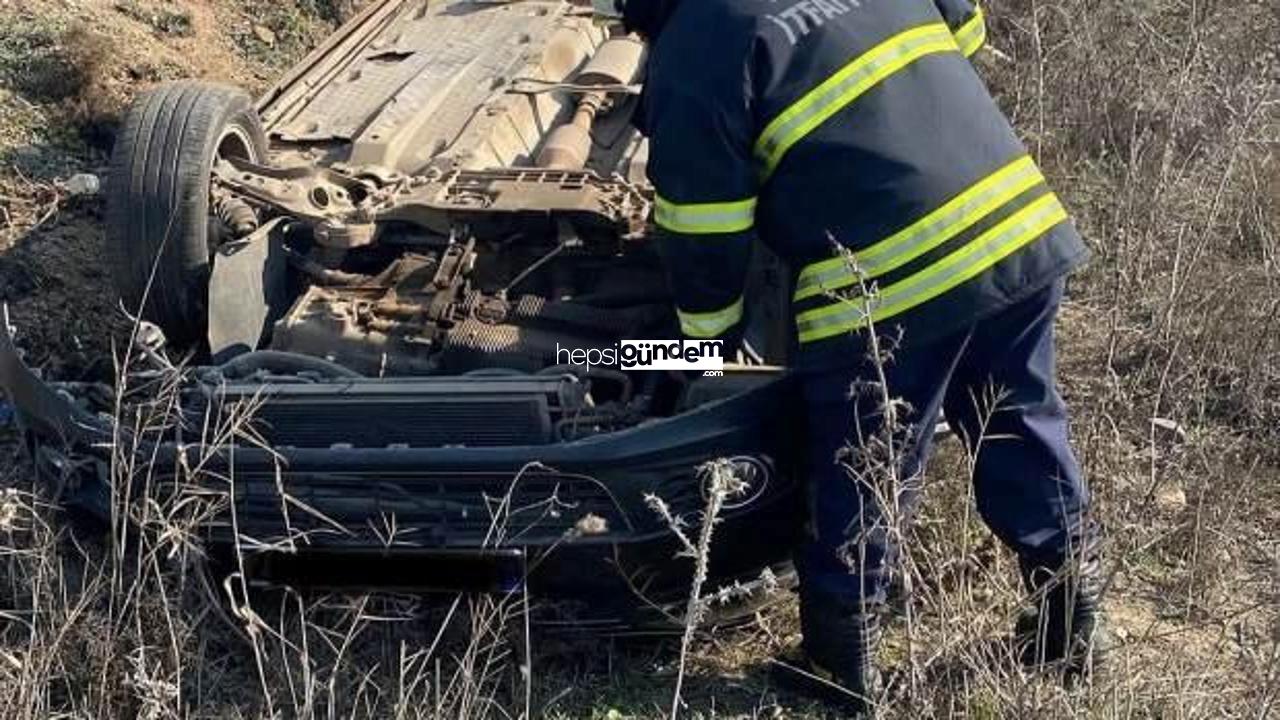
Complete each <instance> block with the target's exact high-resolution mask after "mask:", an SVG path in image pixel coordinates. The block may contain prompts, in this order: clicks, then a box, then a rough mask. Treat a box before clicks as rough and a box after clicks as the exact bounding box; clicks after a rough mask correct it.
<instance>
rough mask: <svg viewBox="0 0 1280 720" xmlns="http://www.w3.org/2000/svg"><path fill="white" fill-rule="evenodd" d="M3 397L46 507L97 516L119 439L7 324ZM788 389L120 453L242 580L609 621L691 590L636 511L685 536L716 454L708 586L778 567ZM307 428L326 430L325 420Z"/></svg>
mask: <svg viewBox="0 0 1280 720" xmlns="http://www.w3.org/2000/svg"><path fill="white" fill-rule="evenodd" d="M0 388H3V389H4V391H5V393H6V395H7V396H8V397H9V398H10V399H11V401H12V402H13V404H14V405H15V408H16V410H17V413H18V417H19V419H20V422H21V423H22V424H23V426H24V428H25V429H26V430H27V431H28V432H27V435H28V437H29V438H30V439H31V441H32V443H31V444H32V447H33V450H34V454H35V458H36V462H37V466H38V470H39V472H40V474H41V475H42V476H43V477H46V478H49V479H51V480H53V481H54V484H53V488H54V493H55V494H57V496H58V497H57V498H56V499H57V500H60V501H61V502H63V503H65V504H67V505H70V506H72V507H74V508H76V509H77V510H79V511H82V512H86V513H88V514H90V515H92V516H96V517H99V518H103V519H106V518H109V517H110V516H111V514H112V500H111V498H112V496H113V493H112V486H111V482H112V481H111V478H112V477H113V476H115V477H119V476H121V472H120V470H119V467H118V465H119V463H118V462H117V463H115V465H116V467H115V468H114V469H113V463H112V448H113V447H114V448H118V447H119V446H120V445H121V444H127V443H122V442H121V441H120V438H119V437H117V435H118V431H114V432H113V427H112V424H111V423H110V422H109V421H108V420H107V419H104V418H102V417H99V416H95V415H93V414H92V413H89V412H88V411H87V410H84V409H82V408H80V407H78V406H77V405H76V403H75V402H74V401H73V399H72V398H70V397H68V396H66V395H65V394H63V393H60V392H59V390H58V389H57V388H56V387H55V386H54V385H51V384H49V383H45V382H43V381H42V380H40V379H39V378H38V377H37V376H36V375H35V374H34V373H32V372H31V371H30V370H29V369H28V368H26V367H25V365H23V363H22V362H21V360H20V359H19V357H18V354H17V352H16V350H15V349H14V347H13V344H12V342H11V340H10V338H9V337H8V333H0ZM795 394H796V393H795V392H794V388H793V386H792V380H791V378H790V377H789V376H787V375H784V374H778V375H777V376H776V377H773V378H772V379H769V380H768V381H766V382H761V383H759V384H756V385H755V386H754V387H752V388H751V389H749V390H747V391H745V392H741V393H738V394H734V395H732V396H729V397H727V398H725V399H721V400H716V401H712V402H708V403H706V404H704V405H701V406H700V407H697V408H695V409H693V410H690V411H687V412H684V413H682V414H679V415H676V416H673V417H670V418H665V419H658V420H652V421H649V422H647V423H644V424H642V425H640V426H638V427H634V428H631V429H628V430H623V431H619V432H613V433H609V434H605V435H599V436H596V437H591V438H588V439H583V440H578V441H574V442H561V443H550V444H541V445H493V446H482V447H426V448H424V447H403V446H392V447H354V446H351V445H350V444H346V443H343V442H341V438H333V442H332V443H328V445H327V446H325V447H316V446H315V445H317V444H318V443H316V442H314V441H312V442H309V443H308V444H310V445H312V446H311V447H297V446H255V445H254V444H253V443H246V442H238V443H236V444H234V445H228V446H227V447H224V448H216V449H211V448H209V447H207V446H205V445H202V444H201V443H199V442H195V443H192V442H187V443H179V442H169V441H165V442H159V443H154V444H151V445H148V446H146V447H135V448H133V449H132V452H134V453H145V455H146V457H148V458H149V459H150V460H149V466H148V467H149V480H148V482H149V483H150V485H151V486H152V487H164V486H166V480H168V479H172V478H178V477H179V476H180V475H181V473H182V472H183V471H184V469H189V468H192V467H196V466H199V467H200V468H202V470H201V473H200V476H199V477H200V478H201V479H200V481H199V485H200V486H201V487H200V490H201V492H204V493H207V494H209V495H211V496H216V497H219V498H220V501H221V503H222V506H223V511H222V512H220V513H219V514H218V515H217V516H216V519H215V520H214V521H212V522H210V523H208V525H207V535H206V538H205V546H206V548H207V549H208V551H209V552H210V554H211V555H212V556H213V557H214V558H215V559H218V558H219V557H222V558H229V557H232V556H233V555H234V554H235V553H236V552H239V553H240V555H241V556H242V557H243V558H244V560H245V567H246V568H247V570H248V572H249V574H250V575H251V576H252V577H253V578H254V579H256V580H259V581H263V582H271V583H286V584H291V585H299V586H308V587H318V588H343V589H386V590H397V591H410V592H430V591H459V590H483V591H499V592H501V591H509V590H512V589H515V588H516V587H519V586H521V585H524V584H526V583H527V585H528V587H529V588H530V589H531V590H532V591H533V592H535V593H536V594H539V595H541V596H544V597H553V598H568V599H576V600H580V601H583V602H585V603H586V604H587V605H589V606H590V607H591V609H592V615H593V616H595V617H609V618H618V619H619V622H625V620H623V619H624V618H627V617H631V616H633V615H634V613H635V611H636V609H637V608H640V607H651V606H653V605H658V606H661V605H663V604H667V603H676V602H678V601H679V600H680V599H681V598H682V597H683V596H684V594H685V593H687V590H688V583H689V580H690V579H691V575H692V562H691V561H690V560H688V559H686V558H677V555H678V554H679V553H680V550H681V549H682V547H681V544H680V541H679V539H678V538H677V537H676V535H675V534H674V532H673V531H672V529H671V528H670V527H669V526H668V525H667V523H666V521H665V520H663V519H662V518H661V517H660V516H659V515H658V513H656V512H655V510H654V509H653V507H652V503H653V498H658V499H661V501H662V502H664V503H665V504H666V505H667V506H668V507H669V508H670V509H671V512H672V513H674V514H675V515H677V516H679V517H681V518H682V519H683V520H685V521H687V522H689V523H690V524H691V525H696V524H697V523H698V522H699V521H700V518H701V511H702V508H703V507H704V505H705V498H704V495H703V478H702V476H701V475H700V472H699V468H700V467H701V466H702V465H704V464H705V463H707V462H709V461H712V460H716V459H729V460H730V462H732V463H734V464H735V466H736V467H737V468H739V469H740V470H741V471H742V474H743V475H744V477H747V478H748V480H749V485H750V487H749V490H748V491H747V492H746V493H745V494H744V495H743V496H741V497H736V498H732V499H731V500H730V501H729V502H728V503H727V504H726V507H725V509H724V511H723V512H722V514H721V516H720V525H718V527H717V530H716V535H715V542H714V543H713V546H712V553H711V564H710V568H711V577H710V579H709V586H708V587H709V588H712V589H714V588H715V587H717V586H722V585H728V584H733V583H740V582H750V581H752V580H754V579H755V578H757V577H759V576H760V574H761V571H762V570H764V569H765V568H771V569H775V570H779V569H781V568H784V567H785V566H786V563H787V562H788V560H789V556H790V552H791V548H792V547H793V546H794V543H795V540H796V538H797V536H798V533H799V528H800V518H801V516H802V514H801V504H800V500H799V496H800V493H799V489H798V485H797V482H796V478H797V473H796V470H795V468H796V463H797V458H796V457H795V456H794V454H793V452H792V448H793V447H795V443H794V442H793V433H794V432H795V428H794V427H793V424H792V423H789V422H788V419H789V418H792V417H795V414H794V413H791V412H789V411H788V403H789V402H790V401H791V398H793V397H794V396H795ZM328 411H334V408H329V409H328V410H326V412H328ZM342 412H343V413H344V418H343V420H342V422H337V421H336V418H335V423H334V426H335V427H341V426H346V427H349V426H350V425H351V423H352V421H353V419H354V420H355V421H356V422H357V423H359V422H361V413H362V412H367V413H369V417H368V419H367V421H368V422H370V423H375V422H377V421H378V418H379V417H380V415H379V414H378V413H379V412H380V411H379V410H378V408H377V406H370V405H367V404H364V403H363V402H356V403H354V404H351V405H346V406H344V407H343V408H342ZM310 424H311V426H313V427H324V426H325V425H326V423H325V422H324V417H323V416H317V417H312V418H310ZM113 438H115V440H114V441H113ZM320 444H323V443H320ZM117 455H118V452H117ZM171 484H173V485H176V483H171ZM125 494H126V493H116V494H115V495H116V496H117V497H120V496H123V495H125ZM691 534H692V533H691Z"/></svg>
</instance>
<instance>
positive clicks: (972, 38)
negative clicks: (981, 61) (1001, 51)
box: [956, 7, 987, 57]
mask: <svg viewBox="0 0 1280 720" xmlns="http://www.w3.org/2000/svg"><path fill="white" fill-rule="evenodd" d="M986 41H987V19H986V18H985V17H984V16H983V15H982V8H981V7H975V8H974V12H973V17H971V18H969V19H968V20H966V21H965V23H964V24H963V25H961V26H960V27H959V28H957V29H956V44H957V45H959V46H960V52H962V53H964V56H965V57H972V56H973V54H974V53H976V52H978V50H979V49H980V48H981V47H982V45H983V43H985V42H986Z"/></svg>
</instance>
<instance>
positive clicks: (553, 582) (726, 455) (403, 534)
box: [0, 0, 800, 626]
mask: <svg viewBox="0 0 1280 720" xmlns="http://www.w3.org/2000/svg"><path fill="white" fill-rule="evenodd" d="M644 52H645V48H644V45H643V43H641V42H640V41H639V40H638V39H637V38H634V37H631V36H627V35H625V34H623V33H622V32H621V31H620V29H619V28H616V27H612V28H611V27H607V26H603V25H600V24H597V23H596V22H595V21H594V20H593V19H592V18H591V15H590V12H589V9H588V8H583V7H581V6H579V5H577V4H573V3H570V2H567V1H563V0H526V1H523V2H511V3H492V2H478V1H470V0H454V1H451V2H426V1H425V0H416V1H410V0H378V1H375V2H373V3H371V4H369V5H368V6H367V7H366V8H365V9H364V10H363V11H362V12H361V13H359V14H358V15H357V16H356V17H354V18H353V19H352V20H351V21H349V22H348V23H347V24H346V25H345V26H344V27H343V28H342V29H341V30H339V31H338V32H337V33H336V34H335V35H334V36H332V37H331V38H330V39H329V40H328V41H326V42H325V43H324V44H323V45H321V46H320V47H319V48H317V49H316V50H315V51H314V52H313V53H312V54H311V55H310V56H309V57H307V58H306V59H305V60H304V61H302V62H301V63H299V64H298V65H297V67H295V68H294V69H293V70H292V71H290V72H289V73H287V74H286V75H285V77H283V78H282V79H281V80H280V81H279V82H278V83H277V84H276V85H275V86H273V87H272V88H271V89H270V90H269V91H268V92H267V93H266V94H265V95H264V96H263V97H262V98H260V99H259V100H258V101H256V102H253V101H251V100H250V99H249V98H247V96H245V95H244V94H243V93H241V92H239V91H237V90H234V89H229V88H224V87H220V86H210V85H206V84H202V83H178V84H174V85H169V86H163V87H161V88H158V89H156V90H154V91H152V92H150V93H149V94H148V95H146V96H145V97H143V98H140V99H139V100H138V102H137V103H136V104H135V106H134V108H133V109H132V110H131V112H130V114H129V117H128V118H127V119H126V121H125V123H124V126H123V128H122V130H121V135H120V139H119V140H118V142H117V147H116V150H115V154H114V157H113V164H112V174H111V176H110V178H109V182H108V187H107V194H108V212H107V244H108V258H107V260H108V264H109V266H110V267H111V270H112V273H113V276H114V277H115V280H116V284H117V287H118V289H119V292H120V295H121V298H122V300H123V303H124V306H125V308H127V309H130V310H137V311H140V312H139V315H140V324H139V325H138V330H137V332H136V333H135V335H136V338H135V340H136V342H135V343H134V344H135V345H136V346H137V347H138V348H140V356H139V357H141V358H142V360H141V361H140V362H139V363H138V364H136V365H134V366H131V369H130V371H129V372H130V373H132V374H128V373H126V375H125V376H124V377H122V378H121V385H126V384H127V385H130V386H131V387H134V388H136V387H138V386H142V387H147V386H148V383H151V384H152V385H154V384H155V383H156V382H157V380H156V378H158V377H160V376H161V375H162V374H163V373H165V372H177V373H178V375H179V376H180V380H179V381H176V382H174V383H172V384H171V385H172V388H173V390H172V392H173V393H174V395H175V397H176V401H175V407H177V408H178V410H177V411H176V417H177V420H176V421H175V422H174V423H172V424H171V425H170V426H166V427H165V428H164V430H163V431H158V432H153V433H150V434H146V433H142V434H139V435H138V436H137V437H135V438H134V439H135V442H134V444H133V452H134V453H141V454H144V455H146V456H147V457H148V458H149V462H150V463H151V465H150V466H149V467H151V468H153V470H151V471H150V472H151V473H152V474H156V475H158V476H160V477H176V475H177V474H178V473H179V472H180V469H182V468H189V467H191V466H192V465H193V464H195V465H199V466H200V467H201V469H202V472H203V473H205V474H206V475H207V476H208V477H216V478H218V481H217V483H215V484H217V485H218V487H219V488H220V489H221V490H220V491H221V492H223V493H224V495H223V498H224V500H223V507H222V511H221V512H220V513H219V514H218V515H217V517H216V518H214V519H213V520H211V522H210V523H208V535H207V538H206V544H207V548H208V551H209V554H210V556H211V557H230V556H232V555H236V554H239V555H240V556H241V557H244V558H247V560H246V563H245V567H246V572H248V573H249V574H251V575H252V576H253V577H254V578H255V579H257V580H259V581H261V582H263V583H288V584H296V585H305V586H318V587H326V588H328V587H343V588H351V587H355V588H387V589H395V590H412V591H427V590H494V589H503V588H508V587H511V586H512V585H513V584H521V583H526V582H527V583H528V585H529V586H530V587H531V588H533V589H534V590H535V591H536V592H540V593H544V594H546V595H548V596H555V597H566V598H574V599H578V600H582V601H583V602H585V603H586V604H587V605H589V606H591V607H592V608H594V609H596V610H597V611H598V612H596V613H594V614H593V616H594V617H596V618H597V619H598V620H599V621H600V622H601V623H603V624H605V625H610V626H612V625H634V624H635V623H637V622H639V620H637V618H638V617H639V616H638V615H637V613H640V614H643V613H642V611H643V610H644V609H645V608H652V607H655V606H659V607H660V606H662V605H663V604H664V603H673V602H676V601H678V600H679V598H681V597H682V595H683V592H684V591H685V590H686V586H687V582H688V578H689V577H690V574H691V570H692V568H691V564H690V563H689V562H688V561H687V560H678V559H675V555H676V554H677V552H678V551H679V550H680V545H679V543H678V538H677V537H676V535H675V533H674V532H673V528H671V527H670V526H669V524H668V523H667V522H666V521H665V520H664V519H663V517H661V516H660V514H658V513H655V512H654V509H653V502H654V499H655V498H656V499H660V500H661V501H662V502H663V503H665V504H666V506H667V507H669V508H670V509H671V511H672V512H673V513H674V514H676V515H678V516H681V517H684V518H686V519H688V520H689V521H691V522H694V523H696V522H698V521H699V513H701V511H702V509H703V507H704V505H705V503H706V483H705V475H706V472H707V471H706V469H705V468H706V467H707V466H708V463H712V462H713V461H718V462H720V463H722V465H721V466H720V467H727V468H729V469H730V470H731V471H732V472H733V473H735V474H737V475H738V476H739V478H740V479H742V480H743V481H744V483H745V486H746V489H745V490H744V492H743V494H742V496H741V497H736V498H734V499H732V501H731V502H729V503H728V504H727V506H726V509H725V511H724V513H723V515H722V516H721V517H720V521H721V523H722V526H721V527H720V528H719V529H718V530H717V538H718V540H717V545H716V547H715V548H714V550H713V554H712V562H711V570H712V582H713V583H715V584H718V585H720V586H723V585H729V584H733V583H751V582H755V581H757V579H758V578H759V577H760V576H761V572H762V571H763V570H766V569H772V570H776V571H777V572H778V573H782V572H785V571H786V563H787V559H788V555H789V551H790V547H791V545H792V542H793V540H794V537H795V535H796V533H797V530H798V522H797V518H798V517H799V515H800V513H799V507H798V504H799V501H798V492H797V489H796V486H795V482H794V478H795V476H796V473H795V470H794V465H795V459H794V457H793V452H792V447H793V445H794V443H793V442H792V438H793V437H794V433H795V430H796V429H795V428H794V427H792V424H791V423H789V422H788V421H787V417H788V415H789V413H788V411H787V405H788V403H789V402H790V398H791V397H792V396H793V395H794V391H793V388H792V387H791V381H790V379H789V376H787V374H786V373H785V372H784V371H783V370H781V367H782V366H784V365H785V360H786V352H787V350H786V346H787V343H786V337H787V335H786V332H787V327H786V322H785V312H786V309H787V280H786V274H785V273H784V272H783V271H782V269H781V268H780V266H778V264H777V263H776V262H775V261H773V260H772V259H771V258H770V257H769V256H768V254H767V253H766V252H764V251H763V250H762V251H760V252H757V260H756V262H755V267H754V268H753V271H752V274H751V279H750V281H749V282H750V285H751V291H750V292H749V293H748V297H750V298H753V301H752V303H751V306H750V307H749V308H748V309H747V326H748V329H747V331H746V340H745V341H744V348H743V351H742V353H741V354H740V355H739V356H738V357H736V358H728V359H727V360H728V362H727V364H726V366H725V371H724V372H723V373H722V374H720V375H719V376H716V377H697V378H688V377H684V376H683V375H679V374H673V373H665V372H654V371H635V370H628V369H625V368H620V367H616V366H614V367H588V366H586V365H583V364H573V362H570V361H569V360H567V359H566V358H568V357H569V352H570V351H572V350H597V351H600V350H606V349H609V348H613V347H616V346H617V344H618V343H619V342H621V341H622V340H625V339H667V338H678V337H679V336H680V335H679V327H678V324H677V322H676V320H675V317H674V312H673V310H672V303H671V298H670V293H669V291H668V289H667V287H666V281H665V276H664V272H663V268H662V264H661V259H660V258H659V257H658V254H657V252H656V249H655V246H654V243H653V242H652V241H651V240H652V237H653V231H652V227H651V223H650V220H649V216H650V213H651V209H652V199H653V193H652V188H650V187H649V185H648V183H647V180H646V178H645V163H646V158H647V146H646V141H645V139H644V137H643V136H642V135H641V134H640V133H639V132H637V131H636V130H635V128H634V127H633V125H632V119H633V115H634V113H635V112H636V107H637V104H638V102H639V92H640V89H641V87H642V82H643V68H644ZM0 335H5V338H4V340H3V344H0V385H3V387H4V389H5V391H6V394H8V395H9V396H10V398H11V399H12V400H13V402H14V403H15V405H16V406H17V407H18V409H19V412H20V415H21V417H22V419H23V422H24V425H25V427H26V428H27V429H28V431H29V432H28V436H29V437H30V438H31V443H32V446H33V452H34V457H35V458H36V459H37V464H38V466H39V467H40V469H41V471H42V473H44V474H46V475H49V476H51V477H55V478H56V487H57V488H58V490H57V492H58V493H59V494H60V499H62V500H63V501H64V502H66V503H68V504H70V505H78V506H79V507H81V508H82V509H86V510H88V511H89V512H90V514H92V515H98V516H109V515H110V514H111V512H112V508H113V502H115V500H114V499H115V498H117V497H118V496H119V495H120V492H119V491H120V489H121V485H122V484H128V483H131V482H135V481H136V478H134V477H132V476H129V475H128V474H122V473H121V472H120V471H119V469H118V468H116V469H113V468H114V467H115V465H116V461H114V460H113V459H112V456H111V454H110V453H104V451H103V450H102V448H103V446H104V439H105V438H114V439H115V441H113V442H112V443H110V444H111V445H112V447H113V448H115V449H116V450H118V448H119V445H120V443H119V442H118V440H119V438H120V436H121V435H120V428H119V422H118V414H119V405H118V404H116V403H114V402H113V401H112V400H111V399H110V398H103V397H101V395H103V393H98V397H96V399H95V397H90V396H91V395H93V394H92V393H88V392H86V389H85V388H81V387H77V386H72V385H68V384H59V383H56V382H52V381H47V380H43V379H40V378H37V377H36V376H35V375H34V374H33V373H31V371H30V370H28V369H27V368H26V367H25V366H24V365H23V364H22V362H21V360H20V357H19V354H18V352H17V350H16V348H15V347H14V346H13V343H12V341H11V339H10V338H9V337H8V334H7V333H0ZM173 368H178V370H176V371H175V370H173ZM116 390H117V392H119V393H121V394H125V393H123V389H122V388H116ZM144 394H145V393H144ZM127 395H128V397H129V398H132V400H131V401H138V400H137V398H138V395H139V393H138V392H137V391H134V392H131V393H128V394H127ZM245 408H250V410H245ZM236 412H243V413H244V415H245V417H246V418H247V420H246V423H247V424H248V425H249V426H251V427H252V432H251V433H248V434H241V435H236V436H234V437H232V438H231V439H223V440H219V441H217V442H215V441H214V440H212V439H211V437H210V433H209V432H208V428H209V427H210V426H211V425H217V424H218V423H217V422H212V421H211V420H210V418H225V417H227V416H228V415H230V414H234V413H236ZM195 457H198V458H199V461H198V462H197V461H195V460H193V458H195ZM86 458H87V459H88V460H86ZM155 468H158V470H157V469H155ZM765 574H766V576H767V575H768V574H769V573H767V572H766V573H765ZM729 614H732V613H729Z"/></svg>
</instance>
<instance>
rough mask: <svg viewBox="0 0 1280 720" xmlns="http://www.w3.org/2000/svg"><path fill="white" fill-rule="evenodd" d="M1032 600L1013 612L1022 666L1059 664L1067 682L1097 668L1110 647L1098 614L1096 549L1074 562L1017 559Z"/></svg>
mask: <svg viewBox="0 0 1280 720" xmlns="http://www.w3.org/2000/svg"><path fill="white" fill-rule="evenodd" d="M1019 566H1020V568H1021V570H1022V580H1023V583H1024V584H1025V585H1026V588H1027V590H1028V591H1029V592H1030V593H1031V594H1032V597H1033V598H1034V600H1035V602H1036V605H1035V607H1034V608H1032V609H1031V610H1028V611H1026V612H1024V613H1022V614H1021V615H1020V616H1019V617H1018V622H1017V626H1016V627H1015V628H1014V636H1015V641H1016V642H1017V643H1018V650H1019V654H1020V656H1021V659H1022V662H1023V664H1024V665H1027V666H1028V667H1052V668H1058V669H1061V671H1062V672H1063V673H1064V675H1065V677H1066V678H1067V679H1068V680H1069V681H1075V680H1077V679H1080V678H1082V677H1087V676H1089V675H1090V674H1091V673H1095V672H1097V671H1098V670H1100V669H1101V668H1102V666H1103V664H1104V662H1105V658H1106V654H1107V651H1108V649H1109V646H1110V639H1109V636H1108V634H1107V632H1106V627H1105V624H1104V622H1103V613H1102V605H1101V600H1102V564H1101V562H1100V561H1099V559H1098V557H1097V555H1096V554H1093V555H1090V556H1087V557H1086V558H1085V559H1083V560H1081V561H1080V562H1079V563H1078V564H1077V563H1075V562H1074V560H1068V561H1065V562H1057V563H1051V564H1044V563H1032V562H1027V561H1020V562H1019Z"/></svg>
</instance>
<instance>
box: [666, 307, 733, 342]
mask: <svg viewBox="0 0 1280 720" xmlns="http://www.w3.org/2000/svg"><path fill="white" fill-rule="evenodd" d="M742 307H743V299H742V298H738V299H737V301H735V302H734V303H733V304H732V305H730V306H729V307H727V308H724V309H723V310H716V311H713V312H705V313H691V312H685V311H683V310H677V311H676V314H677V315H678V316H679V317H680V329H681V331H683V332H684V334H685V335H687V336H689V337H691V338H698V339H702V338H714V337H720V336H721V335H723V334H725V333H726V332H728V330H729V329H730V328H732V327H733V326H734V325H737V324H738V323H739V322H740V321H741V320H742Z"/></svg>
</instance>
